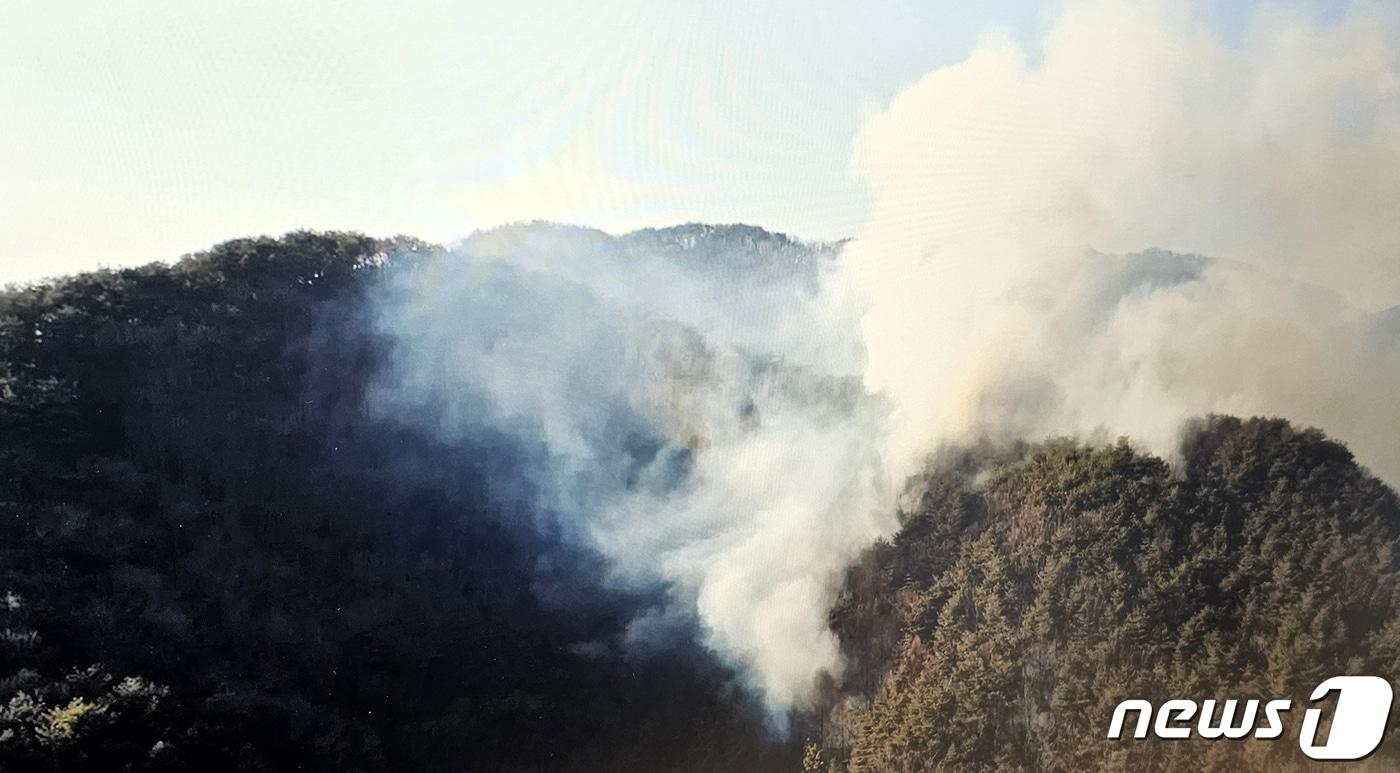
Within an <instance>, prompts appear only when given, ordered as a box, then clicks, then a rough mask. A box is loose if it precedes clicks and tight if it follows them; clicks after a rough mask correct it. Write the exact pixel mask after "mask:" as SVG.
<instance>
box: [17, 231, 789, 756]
mask: <svg viewBox="0 0 1400 773" xmlns="http://www.w3.org/2000/svg"><path fill="white" fill-rule="evenodd" d="M437 252H438V251H437V250H436V248H431V247H428V246H427V245H423V244H421V243H418V242H416V241H413V240H411V239H396V240H377V239H370V238H366V237H362V236H358V235H352V234H314V233H297V234H290V235H288V236H286V237H285V238H282V239H248V240H239V241H234V242H228V243H225V244H222V245H219V246H218V247H216V248H214V249H213V250H210V251H209V252H207V253H202V254H199V255H195V256H192V257H190V258H187V259H185V260H183V261H181V262H179V263H177V264H175V265H173V266H162V265H152V266H148V267H144V268H137V269H126V270H120V271H101V272H96V273H91V274H84V275H81V276H76V277H71V278H67V279H60V280H57V281H53V282H48V283H42V284H39V285H35V286H31V287H24V288H18V289H12V290H10V291H7V292H5V293H3V294H0V545H3V550H0V598H3V600H4V604H3V605H0V769H4V770H6V771H11V770H13V771H21V770H34V769H38V770H64V771H73V770H102V771H107V770H118V769H131V770H144V769H169V770H208V771H218V770H238V771H261V770H287V769H299V770H326V771H331V770H334V771H352V770H406V769H414V770H629V769H630V770H640V769H655V768H663V769H674V770H740V769H743V770H762V769H770V768H771V769H779V770H782V769H791V767H792V765H793V764H795V761H794V760H793V757H792V750H791V748H790V747H789V746H787V745H784V744H783V743H781V742H776V741H774V740H772V739H771V738H770V737H769V734H768V731H767V730H766V729H765V727H764V723H763V721H762V719H761V717H760V716H759V714H758V713H757V710H756V709H755V708H753V706H752V705H751V703H750V702H749V700H748V698H747V697H746V696H745V695H744V694H743V693H742V691H741V690H740V689H739V688H738V687H737V686H736V685H735V683H734V679H733V676H732V675H731V674H730V673H729V672H728V671H727V670H726V669H725V668H724V667H723V666H721V665H720V664H718V663H716V662H715V660H714V659H713V658H712V657H710V656H709V655H708V654H707V653H705V652H704V651H703V650H701V649H700V648H697V647H694V646H688V647H685V646H680V645H679V644H676V645H674V646H671V647H669V648H667V649H665V650H663V651H658V652H655V653H652V654H646V653H640V654H634V653H621V652H618V651H616V650H614V649H611V648H610V646H609V645H607V644H599V642H603V643H606V642H610V641H612V640H614V639H617V638H619V637H621V636H622V635H623V633H624V631H625V625H626V623H627V621H628V615H627V610H629V609H631V608H633V607H635V606H638V605H639V604H642V603H645V601H646V599H644V598H638V597H636V596H634V595H629V594H631V591H622V590H613V589H608V588H603V587H602V586H601V584H600V582H601V572H602V569H601V567H600V565H599V562H598V560H597V559H596V558H595V557H592V556H590V555H588V554H586V553H584V552H581V551H575V550H571V549H567V548H566V547H561V546H559V545H556V544H552V543H551V542H549V540H547V539H546V538H544V537H543V536H541V535H540V534H537V533H536V532H534V531H532V530H530V529H527V528H522V526H521V525H520V524H521V523H522V522H523V521H528V520H529V519H528V518H522V517H521V514H520V513H518V512H517V510H518V507H519V505H518V503H514V502H509V501H504V500H502V499H500V498H499V497H496V496H494V495H493V494H492V492H491V487H490V486H489V485H488V482H489V481H492V480H494V479H499V478H503V477H508V476H509V475H510V472H509V470H510V468H511V467H512V466H513V465H515V464H516V463H517V462H518V460H513V459H512V454H515V455H517V456H518V455H521V454H526V453H528V450H526V449H523V448H522V449H516V450H514V451H512V450H511V449H510V448H509V447H508V446H506V445H504V444H503V443H502V442H501V441H500V440H499V438H494V439H493V438H492V437H487V436H482V437H477V438H475V439H473V440H472V441H471V442H463V443H459V444H456V445H454V446H451V447H448V446H444V445H443V444H442V443H441V442H439V441H438V440H437V439H436V438H434V437H432V436H431V435H429V434H426V433H422V432H416V431H415V430H413V429H412V428H408V427H405V426H403V425H401V424H392V423H389V422H385V421H383V420H381V418H380V417H378V416H377V415H376V414H375V413H374V411H373V410H372V409H371V407H370V404H369V399H368V397H367V390H369V389H370V385H371V383H372V382H373V379H374V376H375V374H376V373H377V372H378V370H379V369H380V367H381V365H382V363H383V360H384V358H385V357H386V356H387V347H386V345H385V343H384V341H383V340H382V337H381V336H379V335H378V334H377V333H376V332H375V329H374V327H373V325H371V324H370V323H369V321H368V319H367V317H368V315H369V314H370V313H371V309H370V307H369V305H368V304H367V302H366V296H367V293H369V292H370V289H371V288H374V287H377V286H378V284H379V283H380V282H382V281H384V279H385V276H386V275H387V274H391V273H394V272H404V271H412V270H413V267H414V265H415V264H416V263H417V262H418V261H420V260H422V259H424V257H425V256H427V255H429V254H437ZM546 567H549V568H546ZM558 578H565V580H564V581H565V582H567V583H568V584H569V585H568V587H570V588H571V589H572V591H573V592H572V594H571V595H570V597H569V598H570V606H569V608H568V612H567V614H565V613H562V612H561V611H560V610H559V608H558V606H557V601H558V600H557V599H555V598H551V599H549V600H542V598H541V597H542V596H549V595H551V594H549V593H548V589H549V585H550V583H551V582H552V581H556V580H558ZM555 595H557V594H555ZM579 599H586V600H587V602H586V603H576V602H577V600H579Z"/></svg>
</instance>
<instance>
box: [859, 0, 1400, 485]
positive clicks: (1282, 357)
mask: <svg viewBox="0 0 1400 773" xmlns="http://www.w3.org/2000/svg"><path fill="white" fill-rule="evenodd" d="M1397 31H1400V14H1397V12H1396V9H1394V8H1393V7H1385V6H1379V5H1366V4H1358V5H1356V6H1354V7H1352V8H1350V9H1349V10H1348V11H1347V12H1346V13H1345V14H1344V15H1343V16H1341V17H1340V18H1338V19H1334V20H1330V21H1320V20H1315V19H1312V18H1309V17H1304V16H1300V15H1297V14H1296V12H1291V11H1287V10H1280V9H1275V8H1271V7H1268V6H1264V7H1261V8H1259V9H1258V10H1256V11H1255V12H1254V14H1253V16H1252V18H1251V20H1250V21H1249V23H1248V26H1247V28H1246V29H1245V31H1244V33H1243V35H1242V38H1241V39H1240V40H1238V41H1233V42H1227V41H1225V40H1223V39H1222V38H1221V37H1220V36H1218V35H1217V34H1215V33H1214V32H1212V31H1211V30H1210V29H1209V28H1208V27H1207V25H1206V24H1205V23H1204V22H1203V20H1201V19H1200V18H1198V17H1197V16H1195V15H1194V14H1193V11H1192V10H1191V7H1190V6H1187V5H1182V4H1176V3H1172V4H1167V3H1118V2H1088V3H1079V4H1073V5H1070V6H1068V7H1066V8H1065V9H1064V10H1063V11H1062V12H1061V14H1060V15H1059V17H1058V18H1057V20H1056V21H1055V22H1054V23H1053V24H1052V25H1051V26H1050V27H1049V29H1048V31H1047V32H1046V33H1045V35H1044V37H1043V39H1042V40H1040V41H1039V45H1038V47H1037V48H1036V51H1035V54H1034V55H1032V54H1031V53H1028V52H1027V51H1025V50H1023V49H1021V48H1018V47H1017V46H1016V45H1014V44H1013V43H1011V42H1009V41H1007V40H1005V39H1000V38H995V37H994V38H990V39H987V40H986V41H985V42H984V43H983V44H982V45H980V46H979V47H978V48H977V49H976V50H975V51H974V52H973V53H972V55H971V56H969V57H968V58H967V60H966V61H964V62H962V63H960V64H958V65H956V66H952V67H948V68H945V69H941V70H937V71H935V72H932V73H929V74H928V75H926V76H925V77H924V78H923V79H922V80H920V81H919V82H918V83H917V84H916V85H914V86H913V87H911V88H909V89H908V90H906V91H905V92H904V93H902V94H900V95H899V96H898V97H897V98H896V99H895V100H893V102H892V103H891V104H890V105H889V107H888V109H887V110H885V111H884V112H883V113H881V114H879V115H877V116H875V117H874V118H872V119H871V120H870V121H869V122H868V124H867V126H866V127H865V129H864V132H863V134H862V135H861V137H860V138H859V141H858V143H857V148H856V153H855V158H854V162H853V164H854V168H855V170H856V172H857V173H858V174H860V175H861V176H863V177H864V178H865V179H867V180H868V181H869V182H870V185H871V187H872V189H873V191H874V193H875V197H876V205H875V210H874V214H873V216H872V217H871V219H870V222H869V224H868V227H867V228H866V229H865V231H864V233H863V234H862V235H861V236H860V238H858V239H857V240H856V241H855V242H854V243H853V244H852V245H851V247H850V248H849V249H848V250H847V251H846V254H845V256H844V259H843V262H842V266H843V268H844V272H845V277H844V278H845V280H846V281H847V282H848V283H849V284H851V285H852V286H854V287H857V288H859V292H861V293H863V294H864V296H865V297H866V298H867V300H868V302H869V304H870V311H869V314H868V315H867V316H866V317H865V318H864V320H863V327H864V341H865V343H866V347H867V351H868V356H869V368H868V370H867V372H866V384H867V386H868V387H869V388H870V389H871V390H872V391H876V392H880V393H883V394H885V395H887V396H889V397H890V398H891V399H893V401H894V402H895V404H896V405H897V406H898V416H897V418H896V420H895V423H894V426H895V427H896V435H895V437H893V438H892V439H891V441H890V446H889V449H888V452H887V453H888V456H889V459H890V460H891V463H892V464H891V466H892V468H894V469H896V470H898V469H899V465H900V464H906V465H907V464H909V463H912V461H913V460H915V459H916V458H917V456H918V455H919V454H920V453H923V452H925V451H927V450H928V449H929V448H931V447H935V446H937V445H939V444H940V443H944V442H950V441H956V440H959V439H963V438H965V437H968V436H970V435H974V436H975V435H986V434H990V435H1009V436H1015V437H1024V438H1034V437H1040V436H1046V435H1059V434H1068V435H1077V436H1084V437H1090V438H1093V437H1102V436H1114V435H1119V434H1123V435H1127V436H1129V437H1131V438H1132V439H1134V440H1135V441H1137V442H1140V443H1142V444H1144V445H1146V446H1148V447H1150V448H1151V449H1152V450H1155V451H1158V452H1160V453H1163V454H1165V455H1168V456H1170V454H1171V452H1172V451H1173V450H1174V448H1175V444H1176V441H1177V432H1178V430H1179V428H1180V426H1181V423H1182V421H1183V419H1186V418H1189V417H1192V416H1196V415H1200V414H1204V413H1209V412H1228V413H1236V414H1245V415H1250V414H1271V415H1281V416H1284V417H1286V418H1289V419H1292V420H1294V421H1299V422H1303V423H1308V424H1314V425H1317V426H1320V427H1322V428H1323V429H1325V430H1327V431H1329V432H1330V433H1332V434H1333V435H1334V436H1336V437H1338V438H1340V439H1342V440H1343V441H1345V442H1347V443H1348V444H1349V445H1350V446H1351V448H1352V449H1353V451H1355V452H1356V453H1357V455H1358V458H1359V459H1360V461H1362V462H1363V463H1365V464H1368V465H1370V466H1371V467H1372V468H1373V469H1374V470H1375V471H1376V472H1377V473H1379V474H1380V475H1382V476H1383V477H1385V478H1386V479H1387V480H1389V481H1391V482H1392V483H1395V482H1397V481H1400V443H1396V442H1395V440H1394V437H1395V434H1394V431H1395V428H1396V427H1397V426H1400V421H1397V420H1400V401H1396V400H1395V399H1394V398H1393V395H1395V394H1397V393H1398V392H1397V389H1398V388H1400V369H1397V361H1396V357H1395V347H1394V344H1393V342H1394V341H1395V338H1396V337H1395V334H1396V332H1400V331H1397V330H1396V327H1397V326H1396V324H1395V322H1396V317H1397V312H1396V311H1390V312H1389V313H1385V312H1383V309H1384V308H1385V307H1387V306H1390V305H1391V304H1394V303H1396V302H1397V301H1398V300H1400V270H1397V269H1400V218H1397V217H1395V212H1396V208H1397V205H1400V175H1397V174H1396V170H1400V71H1397V50H1396V46H1395V43H1394V41H1397V40H1400V37H1397V35H1396V33H1397ZM1152 247H1161V248H1167V249H1171V250H1173V251H1177V252H1185V253H1194V254H1198V255H1205V256H1210V258H1211V259H1200V258H1195V257H1191V256H1190V255H1187V256H1183V255H1173V254H1167V253H1162V252H1155V251H1154V252H1141V251H1143V250H1146V249H1147V248H1152ZM1095 251H1101V252H1100V253H1096V252H1095ZM1102 253H1108V254H1102ZM1130 253H1136V254H1130ZM1377 312H1381V313H1377ZM904 469H907V467H906V468H904Z"/></svg>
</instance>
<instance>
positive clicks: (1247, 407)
mask: <svg viewBox="0 0 1400 773" xmlns="http://www.w3.org/2000/svg"><path fill="white" fill-rule="evenodd" d="M1398 32H1400V11H1398V10H1396V9H1393V8H1390V7H1386V6H1379V5H1355V6H1352V7H1350V8H1349V9H1347V10H1346V11H1345V13H1343V14H1341V15H1340V16H1338V17H1335V18H1331V19H1322V20H1320V19H1315V18H1311V17H1307V16H1303V15H1299V14H1297V13H1295V12H1291V11H1286V10H1278V9H1273V8H1270V7H1267V6H1266V7H1262V8H1260V9H1258V10H1257V11H1255V12H1254V14H1253V16H1252V19H1251V21H1250V22H1249V24H1248V25H1247V28H1246V29H1245V30H1244V32H1243V33H1242V35H1241V36H1240V37H1239V39H1231V40H1226V39H1224V38H1223V37H1222V36H1221V35H1220V34H1218V33H1217V32H1215V31H1213V30H1212V29H1211V27H1210V25H1208V24H1206V23H1205V22H1204V21H1203V20H1202V19H1201V18H1199V17H1198V15H1197V14H1196V13H1195V12H1194V11H1193V10H1192V8H1191V7H1188V6H1183V5H1179V4H1166V3H1150V2H1148V3H1143V2H1131V3H1128V2H1087V3H1077V4H1072V5H1069V6H1066V7H1065V8H1064V9H1063V10H1062V12H1061V13H1060V15H1059V16H1058V18H1057V20H1056V21H1055V22H1054V23H1053V24H1052V25H1051V26H1050V27H1049V28H1048V31H1047V32H1046V33H1045V35H1044V37H1043V39H1042V40H1041V41H1040V43H1039V45H1038V46H1037V47H1035V49H1034V51H1033V52H1031V53H1028V52H1026V51H1023V50H1021V49H1020V48H1018V47H1017V46H1016V45H1014V44H1013V43H1011V42H1010V41H1007V40H1004V39H999V38H989V39H988V40H987V41H985V42H984V43H983V44H982V45H981V46H979V47H978V48H977V49H976V50H975V51H974V52H973V53H972V54H971V55H970V56H969V57H968V58H967V60H966V61H964V62H962V63H960V64H957V65H955V66H951V67H947V68H944V69H940V70H937V71H935V72H932V73H930V74H928V75H927V76H926V77H924V78H923V79H922V80H921V81H919V82H918V83H917V84H915V85H914V86H912V87H911V88H909V89H908V90H907V91H905V92H904V93H902V94H900V95H899V96H898V97H897V98H895V99H894V100H893V101H892V102H891V104H890V105H889V106H888V107H887V109H886V110H884V111H883V112H882V113H880V114H878V115H876V116H874V117H872V118H871V119H870V121H869V122H868V124H867V126H866V127H865V129H864V130H863V132H862V133H861V135H860V137H859V140H858V142H857V146H856V148H855V153H854V160H853V167H854V171H855V172H856V173H857V174H859V175H860V176H862V177H863V178H865V179H866V180H868V181H869V183H870V186H871V189H872V192H873V194H874V201H875V206H874V210H873V213H872V216H871V218H870V220H869V222H868V225H867V227H866V228H865V229H864V230H863V232H862V233H861V234H859V235H858V238H856V239H855V241H854V242H852V243H851V244H849V245H847V246H846V248H845V249H844V250H843V251H842V254H841V255H840V256H839V258H837V257H834V256H833V255H832V254H831V251H830V250H822V249H817V250H808V249H805V248H803V247H801V246H800V245H795V244H792V243H788V242H786V241H783V240H781V239H777V240H774V239H772V238H771V237H769V236H767V235H764V234H761V233H758V232H752V231H746V230H744V229H737V230H729V231H724V230H714V229H704V228H689V229H680V230H677V231H672V232H664V233H663V232H655V233H647V232H642V233H639V234H632V235H628V236H625V237H620V238H619V237H611V236H608V235H606V234H602V233H599V232H595V231H588V230H584V229H564V228H555V227H543V226H533V227H517V228H505V229H501V230H498V231H494V232H487V233H485V234H480V235H478V236H476V237H474V238H473V239H471V240H469V241H468V243H466V244H465V245H462V246H461V247H460V248H459V249H458V250H457V251H456V253H455V254H453V255H449V256H446V257H443V258H441V259H439V260H436V261H433V262H430V263H428V264H426V265H424V266H421V267H420V268H419V269H418V270H416V271H415V272H414V273H413V274H412V275H410V276H408V277H407V278H406V279H405V280H404V281H403V282H401V283H399V284H398V285H396V286H395V287H394V288H392V289H391V290H389V291H387V292H386V293H385V296H384V298H383V299H382V304H381V308H380V311H381V313H380V315H379V324H380V329H381V331H382V332H384V333H386V334H387V335H388V336H389V338H390V340H391V341H392V342H394V344H395V352H396V354H395V359H394V367H393V369H392V372H391V373H390V374H389V375H388V376H387V377H386V379H385V381H384V383H383V384H381V394H382V398H383V406H384V409H385V411H386V412H388V413H390V414H393V415H398V416H412V417H417V420H419V421H422V422H424V423H425V424H426V425H429V426H431V427H433V428H434V430H435V431H436V432H438V433H439V434H440V435H441V436H442V437H443V438H444V439H446V440H451V439H453V438H454V437H465V436H468V435H470V434H472V433H476V432H478V431H480V430H481V429H482V428H483V427H487V428H490V429H491V430H492V431H493V432H497V433H503V434H504V435H505V436H507V437H511V438H514V439H515V440H516V441H517V442H520V443H526V444H530V445H531V446H532V447H533V448H535V449H537V450H538V454H537V455H536V456H533V457H530V458H532V459H536V460H537V461H536V463H533V464H532V465H531V466H529V468H528V469H524V470H522V471H521V474H522V476H524V478H526V479H527V481H526V482H527V483H528V485H525V486H521V487H520V488H519V490H520V491H525V492H529V493H528V498H529V500H530V501H529V502H528V503H527V504H528V505H529V507H528V508H527V509H528V510H529V511H530V512H531V513H533V515H532V516H531V517H534V518H537V519H540V520H541V523H540V524H538V527H539V528H540V529H542V530H549V531H553V532H559V533H561V534H563V535H564V537H565V538H566V539H568V540H570V541H571V542H573V543H574V544H577V545H579V546H582V547H586V548H588V549H591V550H596V551H598V552H599V553H600V554H601V555H603V556H604V557H606V558H607V559H608V560H609V562H610V564H611V566H612V567H613V572H614V576H613V578H612V581H613V582H615V583H617V584H619V585H620V586H624V587H626V586H635V587H645V586H657V585H659V586H661V587H664V588H666V589H667V594H668V597H669V599H670V603H669V605H667V606H665V607H663V608H660V609H656V610H653V611H652V612H651V613H650V614H647V615H644V616H642V617H639V618H638V619H637V620H636V621H635V622H634V624H633V626H632V630H631V634H630V638H631V640H632V641H631V644H633V645H635V646H645V643H646V641H647V640H649V639H650V638H652V637H654V636H655V635H657V630H658V629H660V630H663V631H664V629H665V628H666V627H667V625H668V621H672V620H676V619H685V620H693V621H696V622H697V624H698V629H699V630H700V632H701V638H702V639H703V643H704V644H706V645H707V646H709V647H710V648H712V649H713V650H714V651H715V652H716V653H718V654H719V655H720V656H721V657H722V658H724V659H725V660H726V661H727V662H728V663H730V664H732V665H733V666H735V667H736V668H737V669H738V670H739V671H740V672H741V673H742V674H744V675H745V677H746V678H747V679H748V680H749V683H750V685H751V686H752V688H753V690H754V691H755V694H757V695H758V696H760V697H761V699H762V700H763V701H764V702H765V703H766V705H767V706H768V707H769V709H770V711H771V713H772V714H773V716H774V717H775V719H777V720H778V721H781V718H782V717H783V716H784V714H785V713H786V712H787V711H788V710H789V709H790V708H792V707H800V706H801V705H803V703H804V701H805V700H807V699H808V698H809V697H810V695H811V693H812V690H813V686H814V683H815V681H816V678H817V677H818V676H819V675H820V674H821V673H822V672H830V673H839V670H840V657H839V651H838V647H837V643H836V641H835V640H834V638H833V636H832V634H831V632H830V631H829V630H828V628H827V626H826V613H827V610H828V608H829V606H830V604H831V602H832V600H833V596H834V593H835V588H836V584H837V582H838V578H839V574H840V572H841V570H842V568H843V567H845V566H846V565H847V564H848V563H849V562H850V561H851V560H852V559H853V558H854V557H855V556H856V555H857V554H858V553H859V552H860V551H861V550H862V549H863V548H864V547H866V546H867V545H868V544H870V542H871V541H872V540H874V539H876V538H877V537H880V536H885V535H888V534H889V533H890V532H891V531H892V530H893V528H894V526H895V523H894V517H893V514H892V496H891V494H892V492H895V491H898V490H899V488H900V486H901V485H902V481H903V480H904V478H905V476H907V474H908V473H909V472H911V471H912V470H913V469H914V466H915V465H917V464H918V463H919V460H920V458H921V457H922V456H923V455H924V454H926V453H928V452H929V451H931V450H932V449H935V448H937V447H938V446H939V445H940V444H943V443H948V442H957V441H959V440H963V439H967V438H970V437H975V436H980V435H992V436H1006V437H1021V438H1028V439H1033V438H1036V437H1041V436H1046V435H1057V434H1073V435H1078V436H1081V437H1086V438H1091V439H1092V438H1097V437H1105V436H1108V437H1112V436H1116V435H1120V434H1122V435H1127V436H1130V437H1131V438H1133V439H1134V440H1136V441H1137V442H1140V443H1143V444H1145V445H1146V446H1148V447H1150V448H1151V449H1153V450H1156V451H1159V452H1162V453H1166V454H1170V452H1171V451H1172V450H1173V448H1174V446H1175V443H1176V441H1177V436H1178V432H1179V428H1180V427H1181V425H1182V422H1183V421H1184V420H1186V419H1189V418H1191V417H1194V416H1198V415H1201V414H1204V413H1208V412H1228V413H1235V414H1246V415H1248V414H1272V415H1282V416H1285V417H1287V418H1289V419H1292V420H1295V421H1298V422H1303V423H1308V424H1314V425H1317V426H1320V427H1322V428H1323V429H1325V430H1327V431H1329V432H1330V433H1332V434H1333V435H1334V436H1336V437H1339V438H1340V439H1342V440H1344V441H1345V442H1347V443H1348V444H1349V445H1350V446H1351V448H1352V449H1353V450H1354V451H1355V452H1356V453H1357V455H1358V457H1359V458H1360V460H1361V461H1362V462H1363V463H1365V464H1368V465H1370V466H1372V468H1373V469H1375V470H1376V471H1377V472H1379V473H1381V474H1382V475H1383V476H1384V477H1385V478H1386V479H1387V480H1389V481H1391V482H1392V483H1394V482H1397V481H1400V443H1397V442H1396V441H1395V437H1396V430H1397V428H1400V400H1396V399H1395V395H1397V394H1400V344H1398V343H1397V342H1400V312H1397V311H1394V310H1392V311H1390V312H1385V311H1384V310H1385V308H1386V307H1387V306H1388V305H1390V304H1392V303H1395V302H1396V301H1397V300H1400V271H1397V268H1400V262H1398V261H1397V255H1398V254H1400V252H1398V251H1400V217H1397V213H1400V73H1398V72H1397V48H1396V45H1395V41H1400V36H1397V33H1398ZM727 240H730V241H733V240H737V241H735V242H734V243H732V244H731V243H730V241H727ZM726 245H728V246H726ZM736 245H737V246H736ZM1152 247H1160V248H1165V249H1170V250H1173V251H1175V252H1164V251H1158V250H1151V249H1149V248H1152ZM754 255H759V256H760V257H759V259H757V260H755V259H754V257H753V256H754ZM1196 255H1203V256H1209V257H1196ZM522 496H526V495H524V494H522Z"/></svg>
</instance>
